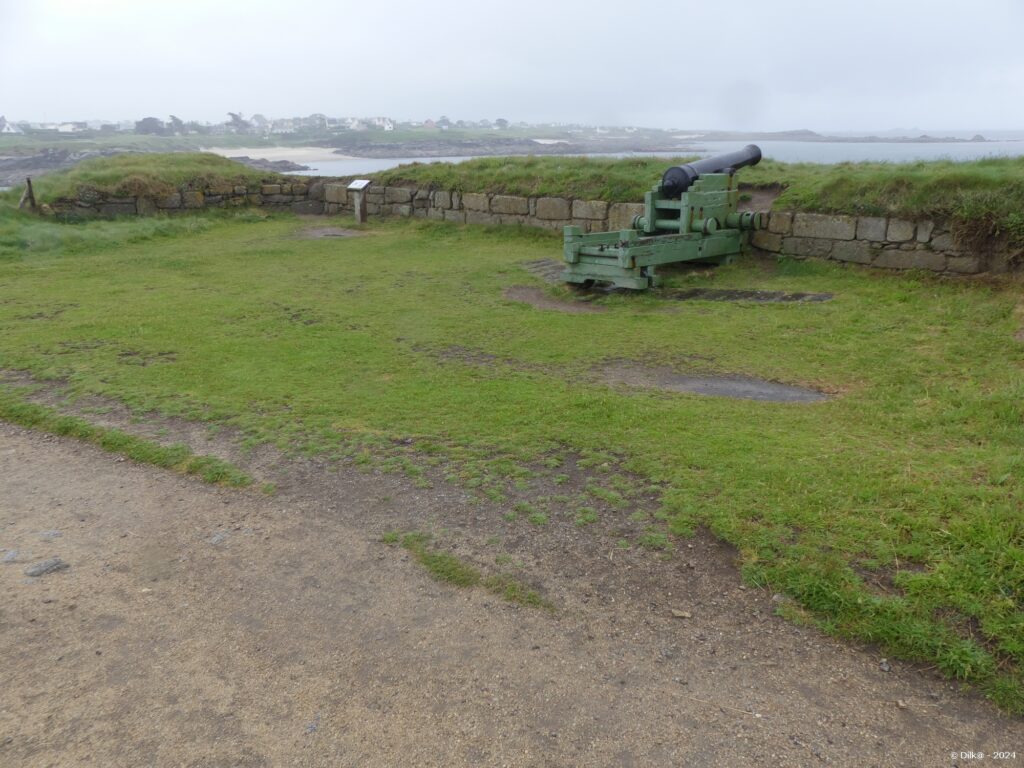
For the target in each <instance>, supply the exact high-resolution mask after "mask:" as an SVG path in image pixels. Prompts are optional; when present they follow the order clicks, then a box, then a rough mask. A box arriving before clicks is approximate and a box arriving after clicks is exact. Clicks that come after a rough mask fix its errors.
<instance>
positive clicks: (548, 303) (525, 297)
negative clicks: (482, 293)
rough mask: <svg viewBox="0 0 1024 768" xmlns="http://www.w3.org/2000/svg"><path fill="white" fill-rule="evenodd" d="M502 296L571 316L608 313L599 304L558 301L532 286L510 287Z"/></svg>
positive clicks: (541, 289)
mask: <svg viewBox="0 0 1024 768" xmlns="http://www.w3.org/2000/svg"><path fill="white" fill-rule="evenodd" d="M502 295H503V296H504V297H505V298H506V299H511V300H512V301H519V302H522V303H523V304H529V305H530V306H531V307H535V308H536V309H550V310H554V311H555V312H565V313H567V314H570V315H585V314H596V313H599V312H607V311H608V310H607V309H606V308H605V307H602V306H600V305H599V304H588V303H587V302H586V301H583V300H579V299H576V300H573V299H558V298H555V297H554V296H549V295H548V294H547V292H546V291H545V290H544V289H543V288H538V287H536V286H530V285H513V286H510V287H509V288H506V289H505V290H504V292H503V293H502Z"/></svg>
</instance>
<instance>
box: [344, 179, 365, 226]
mask: <svg viewBox="0 0 1024 768" xmlns="http://www.w3.org/2000/svg"><path fill="white" fill-rule="evenodd" d="M368 186H370V180H369V179H356V180H355V181H353V182H352V183H351V184H349V185H348V191H349V192H350V193H351V194H352V207H353V208H354V209H355V216H356V224H365V223H366V192H365V190H366V188H367V187H368Z"/></svg>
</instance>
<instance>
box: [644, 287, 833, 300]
mask: <svg viewBox="0 0 1024 768" xmlns="http://www.w3.org/2000/svg"><path fill="white" fill-rule="evenodd" d="M661 297H662V298H665V299H672V300H673V301H753V302H757V303H762V304H780V303H788V302H818V301H828V300H829V299H831V298H833V294H831V293H802V292H799V291H797V292H789V291H758V290H749V291H748V290H738V289H733V288H690V289H687V290H685V291H672V292H668V293H663V294H661Z"/></svg>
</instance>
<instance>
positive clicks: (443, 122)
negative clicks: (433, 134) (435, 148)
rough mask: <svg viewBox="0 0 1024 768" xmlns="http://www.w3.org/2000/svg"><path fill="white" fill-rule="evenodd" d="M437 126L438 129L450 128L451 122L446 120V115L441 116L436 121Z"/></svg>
mask: <svg viewBox="0 0 1024 768" xmlns="http://www.w3.org/2000/svg"><path fill="white" fill-rule="evenodd" d="M437 125H438V127H439V128H450V127H451V125H452V121H451V120H449V119H448V116H447V115H441V117H439V118H438V119H437Z"/></svg>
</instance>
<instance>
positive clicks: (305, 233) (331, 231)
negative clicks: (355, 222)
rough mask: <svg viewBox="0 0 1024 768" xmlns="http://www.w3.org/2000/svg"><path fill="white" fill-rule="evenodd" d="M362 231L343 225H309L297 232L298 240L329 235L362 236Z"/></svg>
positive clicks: (322, 237) (319, 238) (317, 238)
mask: <svg viewBox="0 0 1024 768" xmlns="http://www.w3.org/2000/svg"><path fill="white" fill-rule="evenodd" d="M362 235H363V233H362V232H359V231H357V230H355V229H343V228H342V227H307V228H305V229H300V230H299V231H298V232H296V233H295V239H296V240H323V239H324V238H328V237H361V236H362Z"/></svg>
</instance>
